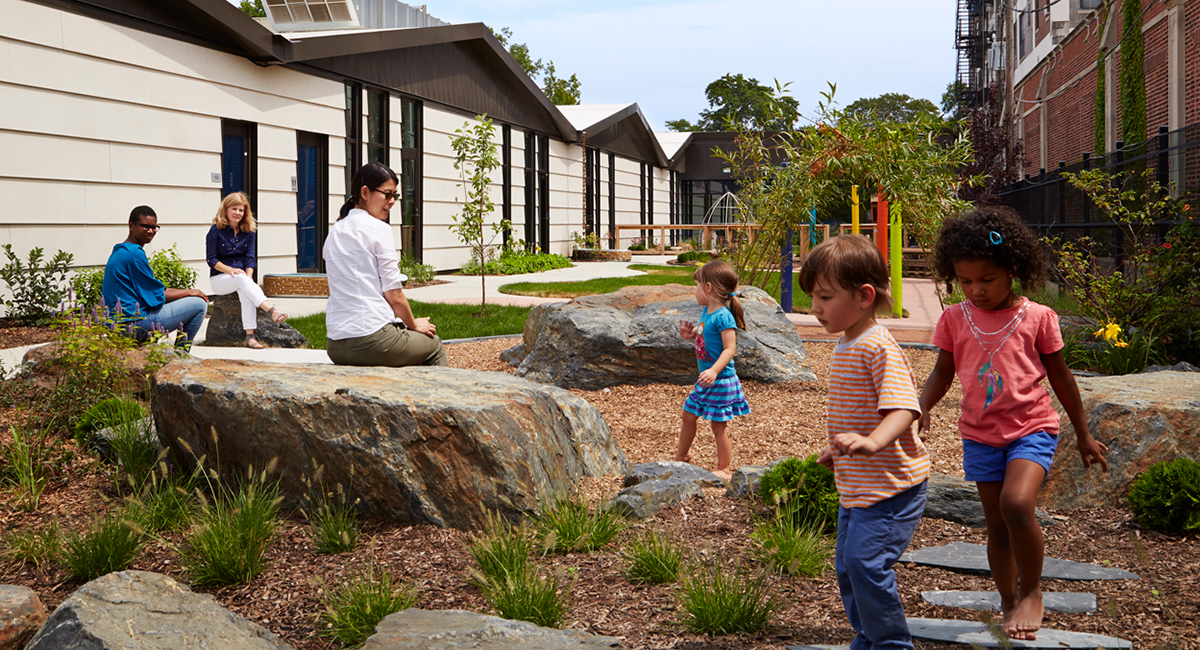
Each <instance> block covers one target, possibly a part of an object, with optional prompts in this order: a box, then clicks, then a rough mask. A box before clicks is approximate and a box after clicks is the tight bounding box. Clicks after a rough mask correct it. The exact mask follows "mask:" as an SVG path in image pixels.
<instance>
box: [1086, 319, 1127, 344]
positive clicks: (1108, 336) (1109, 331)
mask: <svg viewBox="0 0 1200 650" xmlns="http://www.w3.org/2000/svg"><path fill="white" fill-rule="evenodd" d="M1092 336H1095V337H1096V338H1100V337H1104V340H1105V341H1116V340H1117V338H1118V337H1119V336H1121V326H1120V325H1117V324H1116V323H1109V324H1108V325H1105V326H1104V327H1101V328H1100V329H1098V330H1096V331H1095V332H1093V333H1092Z"/></svg>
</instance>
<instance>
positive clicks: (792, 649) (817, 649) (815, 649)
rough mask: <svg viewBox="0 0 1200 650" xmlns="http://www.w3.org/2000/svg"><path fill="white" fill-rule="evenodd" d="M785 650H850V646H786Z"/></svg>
mask: <svg viewBox="0 0 1200 650" xmlns="http://www.w3.org/2000/svg"><path fill="white" fill-rule="evenodd" d="M784 648H785V650H850V646H848V645H826V644H818V645H789V646H784Z"/></svg>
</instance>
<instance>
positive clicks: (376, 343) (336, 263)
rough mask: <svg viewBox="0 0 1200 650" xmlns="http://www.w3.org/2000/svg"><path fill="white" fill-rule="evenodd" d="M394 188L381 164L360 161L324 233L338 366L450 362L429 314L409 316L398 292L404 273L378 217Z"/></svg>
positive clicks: (329, 329) (330, 327)
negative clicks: (347, 195)
mask: <svg viewBox="0 0 1200 650" xmlns="http://www.w3.org/2000/svg"><path fill="white" fill-rule="evenodd" d="M398 188H399V180H398V179H397V178H396V173H395V172H393V171H392V170H391V169H389V168H388V167H387V166H386V165H382V164H380V163H376V162H373V163H367V164H366V165H363V167H362V168H361V169H359V170H358V173H356V174H355V175H354V178H353V179H352V180H351V181H350V189H351V193H350V198H349V199H347V201H346V203H345V205H343V206H342V210H341V214H340V215H339V216H338V220H337V223H335V224H333V227H331V228H330V229H329V237H327V238H326V239H325V248H324V250H323V252H322V255H323V256H324V258H325V271H326V275H327V276H328V280H329V302H328V303H326V307H325V329H326V333H327V335H328V337H329V344H328V346H327V352H328V354H329V359H330V360H331V361H333V362H334V363H336V364H338V365H345V366H415V365H426V366H447V365H449V364H448V363H447V362H446V350H445V348H443V347H442V341H441V339H439V338H438V337H437V328H436V327H435V326H434V325H433V323H431V322H429V319H428V318H415V317H413V313H412V308H411V307H409V305H408V298H405V297H404V290H403V288H402V287H403V283H404V280H406V279H407V278H406V277H405V276H404V274H403V273H401V272H400V264H399V262H400V260H399V258H398V257H397V256H396V245H395V243H394V242H395V237H394V236H393V235H392V229H391V226H389V225H388V224H386V223H384V219H387V216H388V211H390V210H391V208H392V204H393V203H395V202H396V199H397V198H398V197H399V196H400V191H399V189H398Z"/></svg>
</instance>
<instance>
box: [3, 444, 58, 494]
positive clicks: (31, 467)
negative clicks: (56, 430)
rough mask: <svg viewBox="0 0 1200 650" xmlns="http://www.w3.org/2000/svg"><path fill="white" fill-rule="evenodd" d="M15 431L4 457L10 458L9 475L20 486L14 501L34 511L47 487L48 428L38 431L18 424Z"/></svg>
mask: <svg viewBox="0 0 1200 650" xmlns="http://www.w3.org/2000/svg"><path fill="white" fill-rule="evenodd" d="M11 432H12V442H10V443H9V444H8V446H7V447H6V448H5V449H4V452H5V453H4V456H5V460H6V461H8V463H7V465H8V466H7V467H6V468H5V469H6V470H7V471H6V478H7V479H8V482H9V483H11V484H12V485H13V486H14V487H15V488H16V489H15V490H14V491H13V499H12V501H13V504H14V506H15V507H16V508H17V509H18V510H22V511H24V512H33V511H34V510H37V507H38V503H39V502H40V501H41V498H42V491H43V490H45V489H46V465H47V463H46V461H47V459H48V456H49V454H48V452H47V448H46V446H47V437H48V431H43V432H41V433H35V432H33V431H29V430H28V429H26V428H25V427H23V426H17V425H14V426H12V427H11Z"/></svg>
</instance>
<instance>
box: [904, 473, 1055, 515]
mask: <svg viewBox="0 0 1200 650" xmlns="http://www.w3.org/2000/svg"><path fill="white" fill-rule="evenodd" d="M925 494H926V497H927V500H926V503H925V515H924V516H926V517H929V518H931V519H945V520H946V521H953V522H955V523H958V524H962V525H964V526H970V527H972V528H986V527H987V519H986V518H985V517H984V514H983V503H981V502H980V501H979V490H978V489H976V487H975V484H974V483H970V482H968V481H966V480H963V479H961V478H959V477H957V476H951V475H949V474H941V473H939V472H932V473H930V474H929V483H928V486H927V488H926V492H925ZM1034 512H1035V514H1036V515H1037V520H1038V523H1039V524H1041V526H1042V528H1049V527H1050V526H1057V525H1058V522H1056V521H1055V520H1054V518H1053V517H1051V516H1050V515H1049V514H1047V513H1046V512H1044V511H1042V510H1041V509H1037V510H1035V511H1034Z"/></svg>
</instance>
